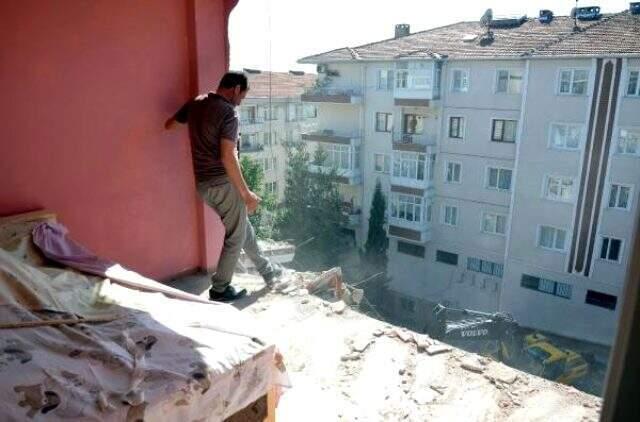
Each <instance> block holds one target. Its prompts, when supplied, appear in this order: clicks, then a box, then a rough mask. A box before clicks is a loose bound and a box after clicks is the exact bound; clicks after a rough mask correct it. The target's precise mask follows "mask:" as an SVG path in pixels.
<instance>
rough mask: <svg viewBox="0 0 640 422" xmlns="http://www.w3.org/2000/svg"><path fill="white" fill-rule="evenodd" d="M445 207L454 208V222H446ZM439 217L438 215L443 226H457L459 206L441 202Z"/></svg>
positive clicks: (458, 223)
mask: <svg viewBox="0 0 640 422" xmlns="http://www.w3.org/2000/svg"><path fill="white" fill-rule="evenodd" d="M447 208H454V209H455V210H456V213H455V214H456V221H455V224H451V223H449V222H447ZM440 210H441V213H440V215H441V217H440V223H441V224H443V225H445V226H449V227H458V226H460V207H458V206H457V205H453V204H442V207H441V209H440Z"/></svg>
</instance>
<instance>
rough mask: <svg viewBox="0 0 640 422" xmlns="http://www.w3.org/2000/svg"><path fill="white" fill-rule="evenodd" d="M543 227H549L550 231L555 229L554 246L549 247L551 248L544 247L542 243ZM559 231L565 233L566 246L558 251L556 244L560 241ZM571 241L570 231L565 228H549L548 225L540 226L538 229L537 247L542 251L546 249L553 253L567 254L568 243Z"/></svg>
mask: <svg viewBox="0 0 640 422" xmlns="http://www.w3.org/2000/svg"><path fill="white" fill-rule="evenodd" d="M543 227H547V228H550V229H553V242H552V243H553V246H552V247H549V246H544V245H542V244H541V243H540V241H541V239H542V228H543ZM558 231H563V232H564V244H563V245H562V249H558V248H556V247H555V246H556V242H557V241H558ZM568 239H569V231H568V230H567V229H566V228H563V227H556V226H549V225H546V224H540V225H538V229H537V234H536V246H537V247H538V248H540V249H544V250H546V251H553V252H567V243H568V242H567V241H568Z"/></svg>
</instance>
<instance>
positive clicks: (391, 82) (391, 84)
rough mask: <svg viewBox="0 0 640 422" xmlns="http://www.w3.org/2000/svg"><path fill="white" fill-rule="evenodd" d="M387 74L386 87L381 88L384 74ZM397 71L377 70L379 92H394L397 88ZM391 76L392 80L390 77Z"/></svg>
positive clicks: (377, 88)
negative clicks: (395, 87) (394, 88)
mask: <svg viewBox="0 0 640 422" xmlns="http://www.w3.org/2000/svg"><path fill="white" fill-rule="evenodd" d="M383 73H386V85H385V86H384V87H382V86H381V82H382V74H383ZM395 73H396V72H395V69H377V72H376V90H377V91H390V90H393V87H394V86H395V81H394V79H395V78H394V76H395ZM390 75H391V78H389V76H390Z"/></svg>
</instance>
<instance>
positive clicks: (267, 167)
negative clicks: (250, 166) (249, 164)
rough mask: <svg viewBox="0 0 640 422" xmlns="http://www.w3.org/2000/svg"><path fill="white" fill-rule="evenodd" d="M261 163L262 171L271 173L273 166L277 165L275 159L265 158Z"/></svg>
mask: <svg viewBox="0 0 640 422" xmlns="http://www.w3.org/2000/svg"><path fill="white" fill-rule="evenodd" d="M262 161H263V163H262V168H263V169H264V171H271V170H274V169H275V165H276V163H277V161H276V157H265V158H263V159H262Z"/></svg>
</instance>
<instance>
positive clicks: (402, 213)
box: [390, 194, 423, 223]
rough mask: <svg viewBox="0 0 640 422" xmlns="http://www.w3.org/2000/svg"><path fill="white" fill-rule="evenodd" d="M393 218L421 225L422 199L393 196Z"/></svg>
mask: <svg viewBox="0 0 640 422" xmlns="http://www.w3.org/2000/svg"><path fill="white" fill-rule="evenodd" d="M390 205H391V218H397V219H399V220H404V221H408V222H410V223H420V222H421V221H422V220H423V218H422V211H423V205H422V197H420V196H413V195H405V194H394V195H392V196H391V201H390Z"/></svg>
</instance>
